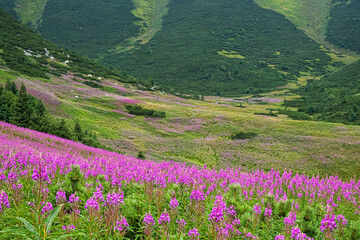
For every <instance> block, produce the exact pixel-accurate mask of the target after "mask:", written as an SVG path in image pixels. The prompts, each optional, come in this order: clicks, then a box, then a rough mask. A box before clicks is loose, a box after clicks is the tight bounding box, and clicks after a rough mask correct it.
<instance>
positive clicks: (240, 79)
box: [102, 0, 330, 95]
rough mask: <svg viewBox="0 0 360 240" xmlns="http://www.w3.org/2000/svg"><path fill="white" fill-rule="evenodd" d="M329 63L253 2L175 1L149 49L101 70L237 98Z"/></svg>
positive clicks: (291, 27)
mask: <svg viewBox="0 0 360 240" xmlns="http://www.w3.org/2000/svg"><path fill="white" fill-rule="evenodd" d="M329 60H330V58H329V57H328V56H327V55H326V54H325V53H324V52H322V51H321V50H320V48H319V45H318V44H316V43H315V42H314V41H312V40H311V39H309V38H308V37H307V36H306V35H305V34H303V33H302V32H301V31H299V30H297V29H296V27H295V26H294V25H293V24H292V23H291V22H289V21H288V20H286V19H285V18H284V17H283V16H281V15H280V14H277V13H275V12H273V11H270V10H266V9H262V8H260V7H258V6H257V5H256V4H255V3H253V2H252V1H250V0H247V1H241V2H239V1H232V0H227V1H202V0H196V1H187V2H185V3H184V2H183V1H176V0H174V1H171V2H170V3H169V11H168V14H167V15H166V16H165V17H164V21H163V29H162V30H161V31H160V32H158V33H157V34H156V35H155V36H154V37H153V38H152V39H151V40H150V41H149V42H148V43H147V44H144V45H143V46H141V48H135V49H133V50H130V51H127V52H126V53H125V54H122V55H119V54H117V53H115V54H110V55H109V56H107V57H104V58H103V59H102V62H105V63H107V64H109V65H111V64H114V63H116V64H117V65H119V66H121V67H122V68H123V69H126V70H128V71H129V72H130V73H131V74H133V75H135V76H139V77H141V78H153V79H154V80H155V82H156V83H158V84H161V85H164V86H166V87H167V89H168V90H169V89H170V88H174V90H175V91H183V92H186V91H188V92H189V91H192V92H197V93H199V92H202V93H204V94H211V95H216V94H218V95H219V94H220V95H221V94H224V95H237V94H239V93H246V92H262V91H268V90H269V89H271V88H275V87H278V86H282V85H285V84H286V83H288V82H290V81H293V80H295V79H296V76H300V72H310V74H313V75H321V74H324V73H325V70H324V68H323V67H324V66H325V65H327V64H328V63H329ZM139 66H141V68H139Z"/></svg>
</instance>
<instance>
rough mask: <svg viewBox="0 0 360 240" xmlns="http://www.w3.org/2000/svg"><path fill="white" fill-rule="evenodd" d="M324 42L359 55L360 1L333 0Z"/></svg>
mask: <svg viewBox="0 0 360 240" xmlns="http://www.w3.org/2000/svg"><path fill="white" fill-rule="evenodd" d="M333 4H334V7H333V8H332V10H331V12H330V17H331V18H330V20H329V24H328V27H327V38H326V40H327V41H329V42H330V43H332V44H335V45H337V46H339V47H341V48H345V49H349V50H352V51H355V52H357V53H360V1H359V0H351V1H349V0H333Z"/></svg>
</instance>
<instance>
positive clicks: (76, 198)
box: [69, 193, 80, 203]
mask: <svg viewBox="0 0 360 240" xmlns="http://www.w3.org/2000/svg"><path fill="white" fill-rule="evenodd" d="M79 201H80V200H79V197H77V196H76V195H75V194H74V193H73V194H71V195H70V197H69V203H76V202H79Z"/></svg>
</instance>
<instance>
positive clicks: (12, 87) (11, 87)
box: [5, 80, 18, 95]
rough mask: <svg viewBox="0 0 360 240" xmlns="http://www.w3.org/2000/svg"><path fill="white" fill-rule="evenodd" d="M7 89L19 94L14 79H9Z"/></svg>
mask: <svg viewBox="0 0 360 240" xmlns="http://www.w3.org/2000/svg"><path fill="white" fill-rule="evenodd" d="M5 89H6V90H8V91H10V92H12V93H13V94H14V95H16V94H17V92H18V89H17V87H16V83H15V82H14V81H10V80H7V81H6V84H5Z"/></svg>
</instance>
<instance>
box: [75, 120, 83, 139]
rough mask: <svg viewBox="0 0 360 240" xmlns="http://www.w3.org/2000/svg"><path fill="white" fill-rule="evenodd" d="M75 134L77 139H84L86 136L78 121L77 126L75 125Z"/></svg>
mask: <svg viewBox="0 0 360 240" xmlns="http://www.w3.org/2000/svg"><path fill="white" fill-rule="evenodd" d="M74 134H75V139H76V140H78V141H80V142H81V141H82V140H83V138H84V133H83V131H82V129H81V126H80V124H79V122H78V121H76V122H75V126H74Z"/></svg>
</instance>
